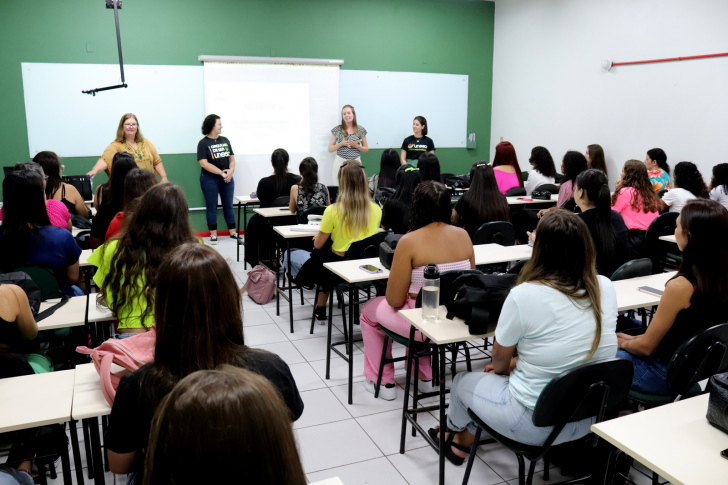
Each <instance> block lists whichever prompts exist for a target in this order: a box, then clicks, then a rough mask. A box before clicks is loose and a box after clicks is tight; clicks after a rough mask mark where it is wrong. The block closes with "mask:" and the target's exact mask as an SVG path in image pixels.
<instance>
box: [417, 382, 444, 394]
mask: <svg viewBox="0 0 728 485" xmlns="http://www.w3.org/2000/svg"><path fill="white" fill-rule="evenodd" d="M439 390H440V388H439V387H432V381H423V380H422V379H420V380H418V381H417V392H418V393H419V394H423V393H426V392H436V391H439Z"/></svg>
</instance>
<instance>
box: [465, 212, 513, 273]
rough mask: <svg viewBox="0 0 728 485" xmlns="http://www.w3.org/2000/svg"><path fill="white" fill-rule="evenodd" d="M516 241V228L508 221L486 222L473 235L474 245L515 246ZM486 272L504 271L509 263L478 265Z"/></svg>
mask: <svg viewBox="0 0 728 485" xmlns="http://www.w3.org/2000/svg"><path fill="white" fill-rule="evenodd" d="M515 243H516V230H515V228H514V227H513V224H511V223H510V222H506V221H495V222H486V223H485V224H483V225H482V226H480V228H478V230H477V231H475V234H474V235H473V246H475V245H477V244H500V245H501V246H513V245H514V244H515ZM478 269H479V270H480V271H483V272H484V273H493V272H500V273H502V272H504V271H506V270H507V269H508V263H498V264H483V265H480V266H478Z"/></svg>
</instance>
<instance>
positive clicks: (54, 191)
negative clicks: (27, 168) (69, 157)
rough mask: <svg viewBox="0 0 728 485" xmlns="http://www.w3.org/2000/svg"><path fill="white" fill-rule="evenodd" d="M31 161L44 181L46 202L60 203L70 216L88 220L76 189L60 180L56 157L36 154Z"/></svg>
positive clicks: (49, 153) (58, 164) (47, 154)
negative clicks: (38, 169)
mask: <svg viewBox="0 0 728 485" xmlns="http://www.w3.org/2000/svg"><path fill="white" fill-rule="evenodd" d="M33 161H34V162H35V163H37V164H38V165H40V166H41V168H42V169H43V172H44V173H45V175H47V176H48V178H47V180H46V188H45V194H46V199H48V201H51V200H57V201H59V202H61V203H62V204H63V205H64V206H65V207H66V208H67V210H68V211H69V212H70V213H71V214H75V215H79V216H81V217H86V218H88V216H89V212H88V207H86V204H84V202H83V197H81V194H80V193H79V192H78V189H76V187H74V186H73V185H71V184H67V183H65V182H64V181H63V179H62V178H61V177H62V175H63V167H62V166H61V161H60V160H59V159H58V155H56V154H55V153H54V152H48V151H44V152H38V154H37V155H36V156H34V157H33Z"/></svg>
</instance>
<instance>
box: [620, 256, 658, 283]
mask: <svg viewBox="0 0 728 485" xmlns="http://www.w3.org/2000/svg"><path fill="white" fill-rule="evenodd" d="M651 274H652V260H651V259H649V258H642V259H633V260H632V261H627V262H626V263H624V264H623V265H622V266H620V267H619V268H617V270H616V271H615V272H614V274H612V277H611V278H610V279H611V280H612V281H620V280H628V279H630V278H639V277H640V276H649V275H651Z"/></svg>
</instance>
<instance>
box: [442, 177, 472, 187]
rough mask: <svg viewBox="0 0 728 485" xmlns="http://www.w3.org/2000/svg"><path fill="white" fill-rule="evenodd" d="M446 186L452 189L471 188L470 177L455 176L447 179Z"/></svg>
mask: <svg viewBox="0 0 728 485" xmlns="http://www.w3.org/2000/svg"><path fill="white" fill-rule="evenodd" d="M445 185H447V186H448V187H450V188H452V189H467V188H470V175H453V176H451V177H448V178H446V179H445Z"/></svg>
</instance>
